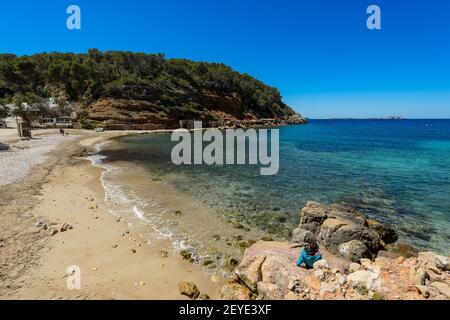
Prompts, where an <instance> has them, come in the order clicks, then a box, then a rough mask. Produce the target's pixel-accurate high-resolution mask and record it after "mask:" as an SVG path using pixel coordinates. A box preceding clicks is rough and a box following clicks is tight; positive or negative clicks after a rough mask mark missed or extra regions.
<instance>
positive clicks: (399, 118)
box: [330, 116, 406, 120]
mask: <svg viewBox="0 0 450 320" xmlns="http://www.w3.org/2000/svg"><path fill="white" fill-rule="evenodd" d="M330 120H406V118H405V117H403V116H387V117H377V118H331V119H330Z"/></svg>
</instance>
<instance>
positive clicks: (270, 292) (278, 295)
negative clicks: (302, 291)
mask: <svg viewBox="0 0 450 320" xmlns="http://www.w3.org/2000/svg"><path fill="white" fill-rule="evenodd" d="M258 293H259V294H262V295H263V296H264V300H282V299H283V297H284V294H283V291H282V290H281V289H280V287H278V286H277V285H275V284H273V283H268V282H263V281H261V282H258Z"/></svg>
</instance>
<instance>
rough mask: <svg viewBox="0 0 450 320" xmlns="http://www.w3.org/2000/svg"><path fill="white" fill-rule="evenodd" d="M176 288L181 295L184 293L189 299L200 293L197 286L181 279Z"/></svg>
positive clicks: (196, 296) (195, 297)
mask: <svg viewBox="0 0 450 320" xmlns="http://www.w3.org/2000/svg"><path fill="white" fill-rule="evenodd" d="M178 290H179V291H180V293H181V294H182V295H185V296H187V297H189V298H191V299H197V298H198V296H199V295H200V291H199V290H198V288H197V286H196V285H195V284H194V283H192V282H187V281H181V282H179V283H178Z"/></svg>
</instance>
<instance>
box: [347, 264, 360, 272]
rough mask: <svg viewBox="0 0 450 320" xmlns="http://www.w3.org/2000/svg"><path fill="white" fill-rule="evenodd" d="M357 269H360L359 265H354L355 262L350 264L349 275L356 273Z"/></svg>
mask: <svg viewBox="0 0 450 320" xmlns="http://www.w3.org/2000/svg"><path fill="white" fill-rule="evenodd" d="M359 269H361V265H360V264H359V263H356V262H352V263H350V266H349V267H348V271H349V272H350V273H353V272H355V271H358V270H359Z"/></svg>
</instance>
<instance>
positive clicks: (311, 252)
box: [297, 241, 322, 269]
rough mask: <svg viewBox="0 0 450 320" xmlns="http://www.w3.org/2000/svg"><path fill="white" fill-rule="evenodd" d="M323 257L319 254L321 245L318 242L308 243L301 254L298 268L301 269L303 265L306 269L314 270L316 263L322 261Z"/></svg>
mask: <svg viewBox="0 0 450 320" xmlns="http://www.w3.org/2000/svg"><path fill="white" fill-rule="evenodd" d="M321 259H322V256H321V255H320V252H319V245H318V244H317V242H316V241H311V242H308V243H307V244H306V245H305V246H304V248H303V250H302V251H301V253H300V257H299V258H298V260H297V267H300V266H301V265H302V264H303V263H304V264H305V267H306V269H312V267H313V265H314V263H316V262H317V261H319V260H321Z"/></svg>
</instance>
